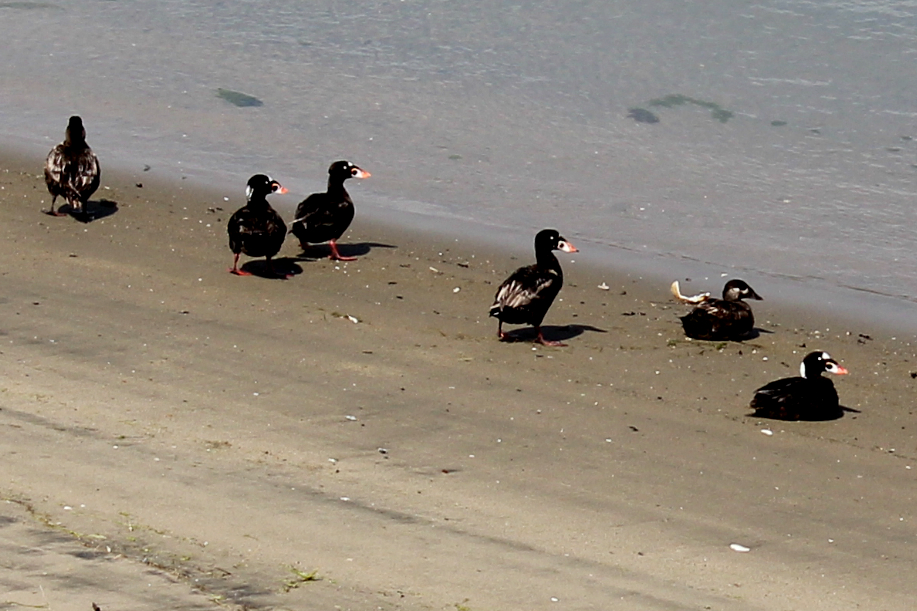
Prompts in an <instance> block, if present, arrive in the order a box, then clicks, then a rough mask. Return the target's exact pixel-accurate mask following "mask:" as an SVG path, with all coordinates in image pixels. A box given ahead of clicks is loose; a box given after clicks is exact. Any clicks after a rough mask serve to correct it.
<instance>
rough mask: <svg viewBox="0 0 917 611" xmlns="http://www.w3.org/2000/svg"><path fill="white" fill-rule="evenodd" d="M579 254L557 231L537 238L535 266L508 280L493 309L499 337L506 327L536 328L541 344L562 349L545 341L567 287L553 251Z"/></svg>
mask: <svg viewBox="0 0 917 611" xmlns="http://www.w3.org/2000/svg"><path fill="white" fill-rule="evenodd" d="M554 250H562V251H564V252H577V250H576V248H575V247H574V246H573V245H572V244H570V243H569V242H568V241H567V240H565V239H564V238H563V237H562V236H561V235H560V234H559V233H558V232H557V231H556V230H554V229H543V230H542V231H539V232H538V234H537V235H536V236H535V264H534V265H529V266H527V267H520V268H519V269H517V270H516V271H515V272H513V273H512V275H510V277H509V278H507V279H506V280H505V281H504V282H503V284H501V285H500V288H498V289H497V294H496V295H495V296H494V303H493V305H492V306H490V315H491V316H495V317H497V320H499V321H500V322H499V324H498V325H497V334H498V335H499V336H500V338H501V339H503V338H504V337H506V335H505V334H504V333H503V323H509V324H514V325H532V326H533V327H535V329H536V331H538V338H537V340H536V341H538V342H539V343H541V344H545V345H557V346H562V345H563V344H561V343H560V342H551V341H547V340H545V338H544V336H543V335H542V334H541V322H542V321H543V320H544V317H545V314H547V313H548V309H549V308H550V307H551V304H552V303H554V299H555V298H556V297H557V294H558V293H559V292H560V289H561V287H562V286H563V285H564V272H563V270H562V269H561V268H560V262H559V261H558V260H557V257H555V256H554V253H553V252H552V251H554Z"/></svg>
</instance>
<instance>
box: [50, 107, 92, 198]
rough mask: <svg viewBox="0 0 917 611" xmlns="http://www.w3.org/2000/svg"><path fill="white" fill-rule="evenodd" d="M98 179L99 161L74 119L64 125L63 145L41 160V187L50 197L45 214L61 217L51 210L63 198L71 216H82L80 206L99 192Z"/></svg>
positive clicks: (78, 123) (78, 121) (79, 125)
mask: <svg viewBox="0 0 917 611" xmlns="http://www.w3.org/2000/svg"><path fill="white" fill-rule="evenodd" d="M101 179H102V170H101V168H100V167H99V158H98V157H96V154H95V153H93V152H92V149H91V148H90V147H89V145H88V144H87V143H86V129H85V128H84V127H83V120H82V119H81V118H80V117H78V116H76V115H74V116H72V117H70V121H69V123H68V124H67V131H66V133H65V135H64V141H63V142H61V143H60V144H58V145H57V146H55V147H54V148H53V149H51V152H50V153H48V158H47V159H46V160H45V183H47V185H48V192H50V193H51V210H50V211H49V212H48V214H52V215H54V216H61V213H60V212H55V210H54V202H56V201H57V198H58V197H63V198H64V199H65V200H66V201H67V203H68V204H70V208H71V210H73V211H74V212H83V205H84V204H85V203H86V202H87V201H89V198H90V197H92V194H93V193H95V192H96V189H98V188H99V181H100V180H101Z"/></svg>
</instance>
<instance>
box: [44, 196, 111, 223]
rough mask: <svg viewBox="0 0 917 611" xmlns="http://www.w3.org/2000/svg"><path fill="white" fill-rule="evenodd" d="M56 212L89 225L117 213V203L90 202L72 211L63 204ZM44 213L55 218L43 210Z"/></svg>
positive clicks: (106, 201)
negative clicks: (80, 208)
mask: <svg viewBox="0 0 917 611" xmlns="http://www.w3.org/2000/svg"><path fill="white" fill-rule="evenodd" d="M57 211H58V212H61V213H63V214H66V215H67V216H70V217H72V218H73V219H75V220H77V221H79V222H81V223H91V222H93V221H96V220H98V219H104V218H105V217H106V216H111V215H112V214H114V213H116V212H117V211H118V202H114V201H112V200H110V199H99V200H94V201H93V200H90V201H88V202H86V203H85V204H83V209H82V210H74V209H73V206H71V205H70V204H63V205H61V206H58V208H57ZM44 213H45V214H48V215H51V216H55V215H52V214H51V212H50V211H48V210H45V211H44Z"/></svg>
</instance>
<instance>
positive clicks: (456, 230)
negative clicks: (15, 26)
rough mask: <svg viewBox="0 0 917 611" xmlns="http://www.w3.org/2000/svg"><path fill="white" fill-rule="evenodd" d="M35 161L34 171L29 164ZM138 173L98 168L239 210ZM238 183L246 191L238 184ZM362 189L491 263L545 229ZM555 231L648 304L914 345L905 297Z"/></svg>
mask: <svg viewBox="0 0 917 611" xmlns="http://www.w3.org/2000/svg"><path fill="white" fill-rule="evenodd" d="M0 146H11V147H12V149H11V150H10V152H9V153H5V154H4V157H5V161H6V162H7V163H9V164H11V165H13V166H16V167H18V168H20V170H21V171H30V170H28V169H27V168H31V166H32V165H35V168H36V170H35V171H36V173H37V174H40V173H41V168H42V163H43V159H44V156H43V154H39V153H38V146H37V145H35V144H34V143H25V142H21V141H18V139H12V138H10V137H9V136H7V137H6V140H5V141H4V142H0ZM4 150H6V149H4ZM30 151H31V152H30ZM33 158H34V161H35V163H34V164H33V163H31V162H30V161H29V160H30V159H33ZM134 165H135V164H134ZM142 168H143V166H142V165H141V166H136V167H126V166H124V165H119V164H112V163H108V164H106V165H105V166H104V167H103V172H104V175H103V178H104V177H105V176H107V175H108V174H109V173H111V174H114V175H116V176H118V177H121V179H122V180H123V179H124V177H127V176H130V177H132V178H133V179H135V180H150V179H154V180H156V181H157V184H159V185H160V186H161V187H166V186H167V185H169V184H173V185H176V186H177V185H183V186H184V187H185V188H189V189H192V190H194V191H196V192H199V193H201V194H205V195H206V196H207V197H211V198H213V200H214V201H215V202H218V201H219V200H220V199H222V198H225V197H230V198H231V199H232V200H233V202H235V201H237V198H238V201H240V202H242V203H244V199H243V198H241V197H239V196H240V194H242V192H243V191H242V188H241V187H238V185H234V186H233V188H228V187H218V186H216V182H218V181H224V180H225V179H226V178H227V177H226V176H224V175H222V174H218V173H215V172H212V171H207V170H204V169H202V168H198V169H192V170H191V171H190V172H186V171H185V170H183V169H176V168H166V169H165V170H163V169H160V168H154V169H153V170H151V171H150V172H149V173H147V172H144V171H142ZM258 171H265V170H263V169H262V170H258ZM252 173H254V171H253V172H252ZM268 173H270V172H268ZM316 176H319V174H316ZM275 178H277V177H276V176H275ZM285 179H286V180H285V181H284V180H281V181H280V182H281V183H282V184H284V186H286V185H287V184H296V185H297V186H301V183H302V180H301V179H298V178H297V177H293V178H292V179H291V178H290V177H285ZM236 182H241V183H242V184H243V185H244V179H243V178H240V179H239V180H237V181H236ZM310 183H314V185H313V188H314V189H315V190H321V189H322V188H323V187H324V182H323V181H317V180H312V181H310ZM103 184H104V180H103ZM365 186H366V185H358V184H356V185H350V190H352V191H353V193H352V195H353V197H355V201H356V205H357V216H356V221H355V222H358V223H359V222H362V223H366V224H368V225H375V226H378V227H380V228H382V229H383V230H385V231H387V232H396V233H403V234H405V235H412V236H416V237H417V240H418V241H419V242H426V243H431V244H432V243H437V242H439V243H443V244H445V243H450V244H451V243H455V242H456V241H458V242H459V243H462V244H464V245H468V246H470V247H471V248H472V249H474V248H483V249H485V250H486V251H487V252H490V253H492V254H493V255H497V254H499V255H503V256H507V257H509V256H519V257H522V256H523V254H524V253H528V252H531V250H532V244H531V241H532V236H534V235H535V233H536V232H537V231H538V230H540V229H542V228H543V227H540V226H534V225H533V226H532V227H531V228H530V229H529V230H526V229H524V228H520V227H504V226H499V225H493V224H487V223H481V222H477V221H474V220H471V219H465V218H458V217H455V216H452V215H449V214H447V213H444V212H443V211H437V210H436V209H435V206H430V205H428V204H424V203H416V205H415V204H411V206H412V207H415V208H419V209H425V211H424V212H421V211H412V210H405V209H399V208H398V207H399V206H400V207H402V208H403V204H400V205H399V204H392V203H390V202H388V200H387V199H386V198H384V197H381V196H379V195H378V194H374V193H367V192H366V189H365ZM370 186H371V185H370ZM361 190H362V191H363V193H361V192H360V191H361ZM310 192H311V191H304V192H302V193H299V192H296V191H293V190H291V194H290V195H289V197H286V198H283V200H282V201H278V202H275V208H277V209H278V211H279V212H281V215H282V216H284V217H285V218H287V219H288V220H292V215H293V210H294V209H295V207H296V204H297V203H298V201H299V200H301V199H302V198H304V197H306V196H307V195H308V193H310ZM233 205H235V203H233ZM241 205H242V204H241V203H239V206H241ZM237 207H238V206H237ZM393 207H394V208H395V209H393ZM557 229H558V230H559V231H560V232H561V234H563V235H566V236H567V237H568V238H570V239H571V240H572V241H575V242H577V243H579V244H583V245H584V246H585V248H580V252H579V253H578V254H577V255H576V257H575V258H574V261H575V263H577V264H579V265H580V266H582V267H584V268H586V269H587V270H588V272H589V274H590V275H592V276H596V277H603V276H608V277H609V278H612V279H622V278H624V279H630V278H638V279H640V280H641V281H642V284H644V285H645V287H646V289H645V290H644V291H643V292H642V293H641V295H642V296H643V297H644V298H646V299H648V300H667V299H668V298H669V289H668V287H669V285H670V284H671V282H672V281H673V280H679V281H680V282H681V283H682V285H686V281H688V282H687V285H690V287H691V288H688V289H686V290H688V291H689V292H692V291H693V292H703V291H708V292H710V293H711V294H713V295H715V296H718V295H719V293H720V291H721V290H722V285H723V284H725V282H726V280H728V279H730V278H741V279H743V280H745V281H746V282H748V283H749V284H751V285H752V286H756V287H757V286H761V287H766V288H765V289H764V290H763V293H762V290H759V293H762V296H763V297H764V300H765V301H764V302H763V303H761V304H756V305H758V308H757V309H759V310H761V311H762V312H768V311H772V312H773V314H770V315H768V316H770V317H772V318H773V317H776V318H780V317H783V318H787V319H790V320H797V321H800V322H801V323H803V322H804V323H805V325H806V326H810V327H815V328H820V327H824V328H827V329H830V328H831V327H837V326H843V327H848V328H856V329H858V331H859V332H864V333H867V334H876V333H879V334H882V335H886V336H888V337H895V338H896V339H904V338H907V339H910V340H915V341H917V315H915V314H917V302H915V300H914V299H913V298H910V297H908V296H906V295H904V294H899V295H890V294H884V293H878V292H874V291H869V290H866V289H862V288H857V287H853V286H836V285H831V284H827V283H826V282H825V281H824V280H823V279H821V278H802V277H790V276H786V275H780V274H775V273H772V272H764V271H760V270H753V269H747V268H736V267H732V266H729V265H723V264H719V263H715V262H710V261H701V260H697V259H691V258H688V257H685V256H678V255H675V254H665V253H649V252H645V253H641V252H638V251H636V250H632V249H627V248H623V247H620V246H616V245H609V244H601V243H597V242H595V241H591V240H588V239H586V238H583V237H582V236H580V235H578V234H577V233H570V232H569V231H568V232H566V233H565V232H564V230H563V228H561V227H557ZM692 281H693V284H692ZM765 315H767V314H765Z"/></svg>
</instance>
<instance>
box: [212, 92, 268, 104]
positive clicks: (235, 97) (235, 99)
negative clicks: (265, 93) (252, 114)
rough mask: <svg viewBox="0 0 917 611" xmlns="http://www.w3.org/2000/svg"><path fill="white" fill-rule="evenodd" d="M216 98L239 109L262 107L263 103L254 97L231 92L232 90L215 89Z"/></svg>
mask: <svg viewBox="0 0 917 611" xmlns="http://www.w3.org/2000/svg"><path fill="white" fill-rule="evenodd" d="M217 97H218V98H223V99H224V100H226V101H227V102H229V103H230V104H232V105H233V106H239V107H240V108H249V107H253V106H264V102H262V101H261V100H259V99H258V98H256V97H255V96H251V95H248V94H247V93H240V92H238V91H233V90H232V89H222V88H220V89H217Z"/></svg>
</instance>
